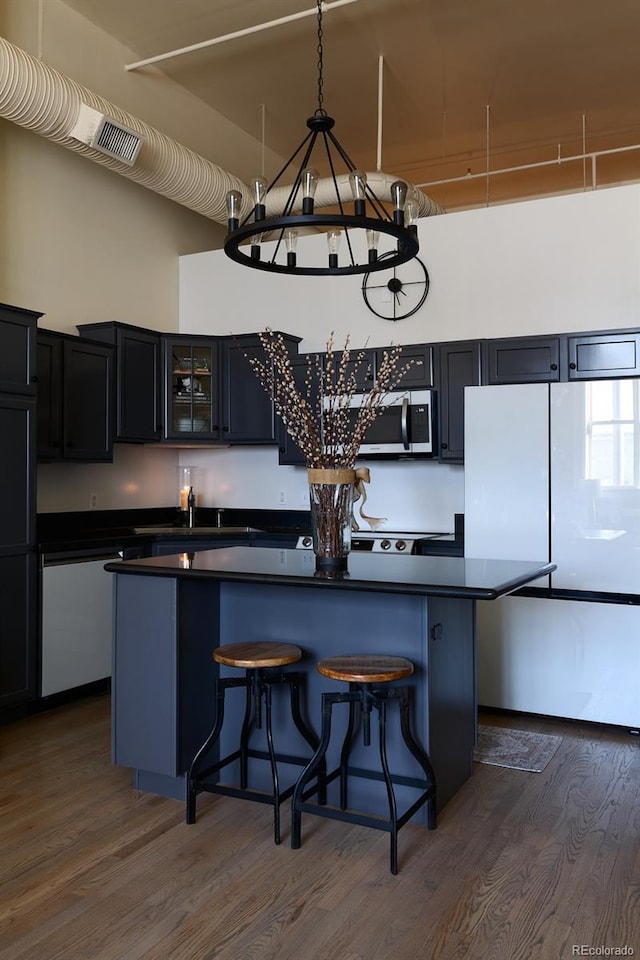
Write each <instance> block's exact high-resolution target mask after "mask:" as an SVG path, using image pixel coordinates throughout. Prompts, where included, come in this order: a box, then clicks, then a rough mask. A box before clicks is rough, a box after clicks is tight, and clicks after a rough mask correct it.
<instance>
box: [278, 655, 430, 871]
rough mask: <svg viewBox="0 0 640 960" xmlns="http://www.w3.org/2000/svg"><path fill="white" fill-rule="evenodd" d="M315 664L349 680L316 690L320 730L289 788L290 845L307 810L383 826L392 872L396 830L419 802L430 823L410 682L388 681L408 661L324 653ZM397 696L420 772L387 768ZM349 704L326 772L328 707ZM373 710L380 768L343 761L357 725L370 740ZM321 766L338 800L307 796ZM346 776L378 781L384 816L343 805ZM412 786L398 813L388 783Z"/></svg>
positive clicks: (399, 676) (399, 675) (405, 671)
mask: <svg viewBox="0 0 640 960" xmlns="http://www.w3.org/2000/svg"><path fill="white" fill-rule="evenodd" d="M317 669H318V671H319V673H321V674H322V675H323V676H325V677H330V678H331V679H333V680H341V681H343V682H344V683H348V684H349V689H348V691H343V692H336V693H323V694H322V730H321V733H320V743H319V745H318V748H317V750H316V752H315V753H314V755H313V757H312V758H311V760H310V761H309V763H308V765H307V766H306V767H305V769H304V770H303V771H302V773H301V775H300V778H299V779H298V783H297V784H296V788H295V791H294V794H293V800H292V808H291V810H292V825H291V846H292V848H293V849H294V850H295V849H298V848H299V847H300V843H301V821H302V814H303V813H313V814H316V815H317V816H321V817H326V818H328V819H335V820H343V821H346V822H348V823H356V824H360V825H362V826H367V827H372V828H373V829H375V830H384V831H387V832H388V833H389V834H390V839H391V850H390V854H391V873H393V874H397V872H398V830H399V829H400V828H401V827H402V826H404V824H405V823H406V822H407V821H408V820H410V819H411V817H412V816H413V815H414V814H415V813H416V812H417V811H418V810H419V809H420V808H421V807H422V806H423V804H426V805H427V826H428V828H429V829H430V830H434V829H435V827H436V780H435V775H434V772H433V768H432V766H431V762H430V760H429V757H428V755H427V753H426V752H425V750H424V749H423V747H422V746H421V745H420V744H419V743H418V741H417V740H416V738H415V737H414V735H413V733H412V731H411V725H410V718H409V710H410V696H411V688H410V687H408V686H405V685H402V686H398V685H393V686H392V685H391V684H394V683H395V681H398V680H403V679H405V678H407V677H409V676H411V674H412V673H413V664H412V663H411V661H410V660H407V659H405V658H404V657H392V656H366V655H362V656H343V657H328V658H327V659H325V660H320V661H319V662H318V663H317ZM394 702H397V703H398V705H399V713H400V732H401V736H402V741H403V742H404V744H405V746H406V748H407V750H408V751H409V753H410V754H411V755H412V756H413V757H414V758H415V760H416V761H417V763H418V765H419V766H420V768H421V770H422V772H423V773H424V777H422V776H419V777H413V776H401V775H394V774H392V773H391V772H390V771H389V764H388V759H387V705H388V704H390V703H394ZM338 703H348V704H349V720H348V724H347V731H346V734H345V737H344V741H343V743H342V750H341V753H340V763H339V765H338V766H337V767H336V768H335V769H334V770H333V771H332V772H331V773H327V772H326V756H327V749H328V747H329V743H330V738H331V720H332V710H333V707H334V705H335V704H338ZM372 709H375V710H377V712H378V747H379V759H380V770H365V769H362V768H359V767H353V766H350V765H349V757H350V755H351V752H352V748H353V746H354V744H355V738H356V735H357V734H358V731H359V728H360V727H362V731H363V743H364V745H365V746H369V745H370V744H371V710H372ZM320 770H322V771H323V774H324V777H323V781H322V782H323V786H325V787H326V785H328V784H329V783H330V782H332V781H333V780H335V779H336V778H339V779H340V801H339V802H340V806H339V808H337V807H335V806H331V805H330V804H327V802H326V796H325V795H323V796H322V797H321V798H319V800H318V802H317V803H311V802H308V798H309V797H310V796H311V795H312V794H313V793H314V790H313V788H311V789H308V785H309V784H310V783H311V781H312V780H313V778H314V777H315V776H317V774H318V772H319V771H320ZM350 777H361V778H365V779H371V780H381V781H384V784H385V787H386V794H387V801H388V807H389V815H388V818H386V819H383V818H381V817H379V816H370V815H368V814H365V813H361V812H358V811H353V810H348V809H347V807H348V784H349V778H350ZM394 783H396V784H403V785H404V786H407V787H411V788H415V789H416V790H418V791H419V795H418V797H417V799H415V800H414V802H413V803H411V804H410V806H409V807H408V809H406V810H405V811H404V813H403V814H402V815H401V816H398V811H397V804H396V796H395V792H394V789H393V784H394Z"/></svg>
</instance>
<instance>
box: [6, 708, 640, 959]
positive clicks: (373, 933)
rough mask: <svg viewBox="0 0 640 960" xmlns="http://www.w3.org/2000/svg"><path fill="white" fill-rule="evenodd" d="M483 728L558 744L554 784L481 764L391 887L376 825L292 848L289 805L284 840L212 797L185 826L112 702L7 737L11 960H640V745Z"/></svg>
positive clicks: (411, 835) (402, 852)
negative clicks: (112, 751)
mask: <svg viewBox="0 0 640 960" xmlns="http://www.w3.org/2000/svg"><path fill="white" fill-rule="evenodd" d="M482 722H483V723H494V724H497V725H502V726H511V727H518V728H520V729H532V730H539V731H542V732H549V733H557V734H560V735H561V736H562V737H563V738H564V739H563V742H562V744H561V746H560V749H559V750H558V752H557V753H556V755H555V757H554V758H553V760H552V761H551V763H550V764H549V766H548V767H547V768H546V770H545V771H544V772H543V773H538V774H536V773H524V772H522V771H517V770H508V769H504V768H500V767H491V766H487V765H481V764H477V765H476V766H475V770H474V775H473V777H472V779H471V781H469V783H468V784H466V785H465V787H464V788H463V789H462V790H461V791H460V792H459V794H458V795H457V796H456V797H455V798H454V799H453V800H452V801H451V802H450V803H449V804H448V805H447V807H445V809H444V810H443V811H442V813H441V815H440V818H439V824H438V829H437V830H436V831H435V832H429V831H427V830H426V829H425V828H423V827H420V826H414V825H413V824H408V825H407V826H405V827H404V828H403V829H402V830H401V831H400V835H399V857H400V873H399V875H398V876H397V877H392V876H391V874H390V873H389V870H388V859H389V858H388V843H389V840H388V836H387V835H386V834H385V833H381V832H378V831H371V830H367V829H366V828H364V827H354V826H352V825H350V824H344V823H336V822H333V821H325V820H321V819H320V818H317V817H306V818H304V819H303V842H302V848H301V849H300V850H297V851H292V850H291V849H290V848H289V846H288V840H289V829H288V807H286V806H285V807H284V808H283V827H284V837H283V843H282V845H281V846H280V847H275V846H274V844H273V841H272V831H271V810H270V808H268V807H265V806H262V805H259V804H252V803H247V802H243V801H239V800H233V799H230V798H227V797H216V796H212V795H203V796H201V797H200V798H199V800H198V820H197V823H196V824H194V825H193V826H186V824H185V823H184V811H183V807H182V804H181V803H178V802H177V801H174V800H164V799H160V798H157V797H152V796H148V795H141V794H136V793H135V792H134V791H133V789H132V788H131V776H130V772H129V771H127V770H124V769H120V768H116V767H113V766H111V764H110V762H109V743H110V737H109V701H108V698H107V697H106V696H102V697H95V698H88V699H86V700H82V701H78V702H76V703H73V704H69V705H66V706H63V707H60V708H58V709H56V710H55V711H50V712H48V713H45V714H40V715H38V716H35V717H31V718H29V719H27V720H23V721H20V722H18V723H14V724H10V725H7V726H5V727H0V958H2V960H89V958H90V960H213V958H215V960H271V958H273V960H276V958H277V960H330V958H331V960H432V958H435V960H530V958H531V960H537V958H540V960H559V958H563V960H564V958H570V957H572V956H589V955H591V956H615V955H622V956H625V955H626V956H636V957H639V956H640V742H639V738H637V737H633V736H631V735H630V734H628V733H627V732H626V731H624V730H621V729H617V728H602V727H597V726H594V725H589V724H579V723H570V722H556V721H547V720H542V719H539V718H532V717H521V716H506V715H486V714H485V715H483V717H482ZM625 947H626V948H627V950H626V953H620V952H618V953H617V954H616V953H614V949H615V948H617V949H618V951H620V950H622V949H623V948H625ZM603 948H605V949H608V950H609V952H608V953H607V952H605V950H604V949H603ZM594 949H597V950H598V953H593V952H592V953H587V952H584V951H585V950H594ZM581 950H582V951H583V952H582V953H581V952H580V951H581Z"/></svg>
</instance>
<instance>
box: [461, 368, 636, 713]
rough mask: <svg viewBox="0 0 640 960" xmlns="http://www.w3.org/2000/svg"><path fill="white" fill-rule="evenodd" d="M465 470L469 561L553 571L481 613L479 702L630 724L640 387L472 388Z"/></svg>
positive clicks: (613, 383)
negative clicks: (545, 565)
mask: <svg viewBox="0 0 640 960" xmlns="http://www.w3.org/2000/svg"><path fill="white" fill-rule="evenodd" d="M464 469H465V555H466V556H469V557H487V558H492V557H506V558H508V559H522V560H547V559H550V560H552V561H553V562H554V563H556V564H557V565H558V569H557V570H556V572H555V573H553V574H552V575H551V576H550V577H549V578H547V579H548V583H544V582H543V581H538V583H537V584H536V586H538V584H541V585H542V586H548V587H550V588H551V589H552V590H553V591H554V595H555V597H556V599H550V598H548V597H539V596H529V597H522V596H513V597H506V598H504V599H503V600H501V601H499V602H497V603H480V604H478V687H479V701H480V703H481V704H484V705H486V706H494V707H502V708H505V709H510V710H522V711H525V712H531V713H541V714H547V715H552V716H559V717H570V718H574V719H582V720H593V721H598V722H603V723H614V724H621V725H624V726H629V727H634V728H635V727H638V726H639V725H640V606H639V605H638V599H639V595H640V380H638V379H626V380H625V379H622V380H594V381H581V382H571V383H558V384H518V385H512V386H487V387H468V388H467V389H466V391H465V468H464ZM587 598H589V599H587Z"/></svg>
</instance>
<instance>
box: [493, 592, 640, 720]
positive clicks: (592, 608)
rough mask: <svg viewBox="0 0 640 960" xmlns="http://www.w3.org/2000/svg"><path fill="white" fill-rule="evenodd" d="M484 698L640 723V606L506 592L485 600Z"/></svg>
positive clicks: (530, 709) (507, 705)
mask: <svg viewBox="0 0 640 960" xmlns="http://www.w3.org/2000/svg"><path fill="white" fill-rule="evenodd" d="M478 700H479V703H480V704H482V705H483V706H490V707H500V708H503V709H506V710H521V711H524V712H527V713H540V714H546V715H549V716H557V717H571V718H573V719H576V720H591V721H595V722H598V723H615V724H621V725H624V726H629V727H638V726H639V725H640V607H637V606H624V605H622V604H612V603H589V602H584V601H582V602H580V601H572V600H571V601H570V600H543V599H540V600H538V599H532V598H529V597H504V598H503V599H501V600H497V601H491V602H488V601H481V602H479V603H478Z"/></svg>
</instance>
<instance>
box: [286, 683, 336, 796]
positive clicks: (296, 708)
mask: <svg viewBox="0 0 640 960" xmlns="http://www.w3.org/2000/svg"><path fill="white" fill-rule="evenodd" d="M287 680H288V682H289V690H290V694H291V716H292V717H293V722H294V723H295V725H296V728H297V729H298V730H299V732H300V733H301V734H302V736H303V737H304V739H305V740H306V741H307V743H308V744H309V746H310V747H311V749H312V750H313V751H314V752H315V751H316V750H317V749H318V745H319V744H320V738H319V737H318V734H317V733H316V732H315V730H314V729H313V728H312V727H311V726H310V724H309V723H307V721H306V720H305V719H304V717H303V716H302V710H301V707H300V674H298V673H292V674H288V675H287ZM326 770H327V765H326V763H324V762H323V764H322V767H321V769H320V772H319V773H318V803H321V804H325V803H326V802H327V783H326V779H327V778H326Z"/></svg>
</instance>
